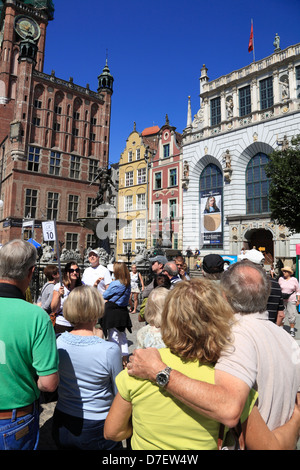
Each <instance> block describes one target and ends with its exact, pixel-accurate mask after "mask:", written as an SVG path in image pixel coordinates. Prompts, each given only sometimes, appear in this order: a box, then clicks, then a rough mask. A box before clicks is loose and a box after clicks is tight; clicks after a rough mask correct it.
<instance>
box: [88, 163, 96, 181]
mask: <svg viewBox="0 0 300 470" xmlns="http://www.w3.org/2000/svg"><path fill="white" fill-rule="evenodd" d="M97 172H98V160H95V159H93V158H91V159H90V160H89V181H94V179H95V178H96V176H97Z"/></svg>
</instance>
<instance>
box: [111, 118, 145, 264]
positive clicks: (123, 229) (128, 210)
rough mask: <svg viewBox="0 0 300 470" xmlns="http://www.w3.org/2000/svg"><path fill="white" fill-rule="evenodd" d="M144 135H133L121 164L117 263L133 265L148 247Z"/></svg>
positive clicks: (122, 156)
mask: <svg viewBox="0 0 300 470" xmlns="http://www.w3.org/2000/svg"><path fill="white" fill-rule="evenodd" d="M145 151H146V147H145V145H144V142H143V138H142V134H140V133H139V132H137V131H136V128H135V126H134V130H133V132H131V134H130V135H129V137H128V139H127V141H126V147H125V150H124V152H123V153H122V154H121V158H120V162H119V193H118V209H117V217H118V218H119V230H118V233H117V251H116V255H117V256H116V259H123V260H124V261H130V258H131V257H132V258H134V257H135V255H136V254H137V253H138V252H139V251H140V250H142V249H143V248H144V247H147V225H148V224H147V220H148V166H147V161H146V160H145Z"/></svg>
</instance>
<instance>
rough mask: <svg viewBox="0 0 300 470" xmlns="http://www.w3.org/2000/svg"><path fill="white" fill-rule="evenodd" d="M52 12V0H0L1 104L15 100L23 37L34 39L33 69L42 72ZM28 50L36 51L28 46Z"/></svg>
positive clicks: (24, 38)
mask: <svg viewBox="0 0 300 470" xmlns="http://www.w3.org/2000/svg"><path fill="white" fill-rule="evenodd" d="M53 12H54V7H53V3H52V1H49V0H23V1H22V0H2V1H1V0H0V105H1V104H7V103H9V101H10V100H12V99H15V93H16V86H17V77H18V73H19V66H20V65H19V64H20V62H19V60H18V59H19V53H20V45H21V44H22V42H23V47H24V40H25V41H26V40H28V39H30V40H31V41H33V42H34V44H35V46H34V49H36V51H35V57H34V68H35V69H36V70H38V71H40V72H42V71H43V67H44V54H45V41H46V28H47V24H48V21H49V20H52V19H53ZM23 52H25V49H23ZM27 52H28V53H29V52H30V53H32V52H33V50H32V49H30V48H29V49H28V51H27ZM0 140H1V135H0Z"/></svg>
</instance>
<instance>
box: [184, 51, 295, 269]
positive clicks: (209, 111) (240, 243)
mask: <svg viewBox="0 0 300 470" xmlns="http://www.w3.org/2000/svg"><path fill="white" fill-rule="evenodd" d="M299 133H300V44H296V45H294V46H290V47H288V48H286V49H285V50H281V49H280V48H279V47H277V48H276V50H275V51H274V52H273V54H271V55H270V56H269V57H266V58H264V59H262V60H260V61H258V62H253V63H251V64H250V65H248V66H246V67H244V68H242V69H240V70H236V71H233V72H231V73H229V74H228V75H224V76H222V77H220V78H218V79H216V80H213V81H209V78H208V75H207V68H206V67H205V65H204V66H203V68H202V70H201V77H200V109H199V111H198V112H197V114H196V115H194V117H193V118H192V113H191V102H190V98H189V102H188V120H187V127H186V129H185V130H184V133H183V161H184V162H186V166H187V173H186V175H187V178H186V186H185V189H184V193H183V212H184V222H183V234H184V248H185V249H186V248H187V247H188V246H190V247H191V248H192V249H195V248H198V249H199V248H200V249H201V254H203V255H204V254H207V253H211V252H217V253H220V254H225V255H238V254H239V253H240V251H241V249H242V248H243V247H244V248H246V249H247V248H251V247H253V246H255V247H256V248H258V249H260V250H261V251H263V252H264V253H265V255H266V256H267V259H268V262H269V263H271V262H272V261H273V260H274V261H275V260H276V259H278V258H290V257H295V255H296V251H295V245H296V244H297V243H299V242H300V236H299V235H293V236H291V235H290V233H289V231H288V229H287V228H286V227H284V226H280V225H276V224H275V223H274V222H273V221H272V220H271V219H270V208H269V200H268V188H269V179H268V178H267V177H266V175H265V172H264V166H265V164H266V163H267V161H268V155H269V154H270V153H271V152H272V151H273V150H278V149H280V148H281V146H282V145H286V143H287V142H290V140H291V138H292V137H293V136H295V135H297V134H299ZM287 184H288V182H287Z"/></svg>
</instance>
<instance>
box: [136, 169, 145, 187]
mask: <svg viewBox="0 0 300 470" xmlns="http://www.w3.org/2000/svg"><path fill="white" fill-rule="evenodd" d="M143 183H146V168H139V169H138V171H137V184H143Z"/></svg>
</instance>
